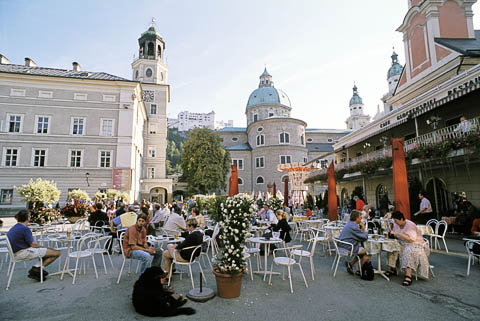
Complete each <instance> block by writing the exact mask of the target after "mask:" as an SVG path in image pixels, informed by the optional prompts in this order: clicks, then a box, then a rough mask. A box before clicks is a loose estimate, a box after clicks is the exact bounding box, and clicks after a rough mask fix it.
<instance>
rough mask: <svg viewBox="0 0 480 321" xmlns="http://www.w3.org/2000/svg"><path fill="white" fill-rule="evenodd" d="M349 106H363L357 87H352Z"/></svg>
mask: <svg viewBox="0 0 480 321" xmlns="http://www.w3.org/2000/svg"><path fill="white" fill-rule="evenodd" d="M351 105H363V101H362V97H360V96H359V95H358V90H357V86H355V85H353V96H352V98H350V106H351Z"/></svg>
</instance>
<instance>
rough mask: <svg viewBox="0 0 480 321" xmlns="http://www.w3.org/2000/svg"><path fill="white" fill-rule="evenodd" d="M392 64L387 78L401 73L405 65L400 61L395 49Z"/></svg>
mask: <svg viewBox="0 0 480 321" xmlns="http://www.w3.org/2000/svg"><path fill="white" fill-rule="evenodd" d="M391 57H392V66H391V67H390V69H388V72H387V79H388V78H390V77H393V76H397V75H400V74H401V73H402V70H403V67H402V66H401V65H400V64H399V63H398V55H397V53H396V52H395V51H394V52H393V53H392V56H391Z"/></svg>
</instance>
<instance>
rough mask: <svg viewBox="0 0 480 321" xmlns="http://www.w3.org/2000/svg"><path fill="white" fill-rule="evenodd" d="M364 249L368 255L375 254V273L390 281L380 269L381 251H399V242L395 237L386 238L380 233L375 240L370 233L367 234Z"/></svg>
mask: <svg viewBox="0 0 480 321" xmlns="http://www.w3.org/2000/svg"><path fill="white" fill-rule="evenodd" d="M365 250H366V251H367V254H368V255H374V254H376V255H377V269H375V270H374V271H375V274H380V275H381V276H383V277H384V278H385V279H386V280H387V281H390V279H389V278H388V276H386V275H385V271H384V270H382V251H384V252H400V243H398V241H397V240H395V239H388V238H387V239H386V238H384V237H383V236H381V235H379V236H378V239H377V240H375V239H374V238H373V237H372V235H369V236H368V240H367V241H366V242H365Z"/></svg>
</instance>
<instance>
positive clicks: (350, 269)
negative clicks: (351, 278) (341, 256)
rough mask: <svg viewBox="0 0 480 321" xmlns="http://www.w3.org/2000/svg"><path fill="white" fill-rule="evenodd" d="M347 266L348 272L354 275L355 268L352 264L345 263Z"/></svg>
mask: <svg viewBox="0 0 480 321" xmlns="http://www.w3.org/2000/svg"><path fill="white" fill-rule="evenodd" d="M345 266H346V267H347V272H348V273H350V274H352V275H353V267H352V265H351V264H350V262H345Z"/></svg>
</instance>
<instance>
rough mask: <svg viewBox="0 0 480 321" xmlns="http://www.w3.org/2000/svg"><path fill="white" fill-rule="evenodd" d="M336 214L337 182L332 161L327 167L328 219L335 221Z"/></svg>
mask: <svg viewBox="0 0 480 321" xmlns="http://www.w3.org/2000/svg"><path fill="white" fill-rule="evenodd" d="M337 216H338V204H337V184H336V182H335V169H334V167H333V161H332V163H331V164H330V166H329V167H328V219H329V220H330V221H335V220H336V219H337Z"/></svg>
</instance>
